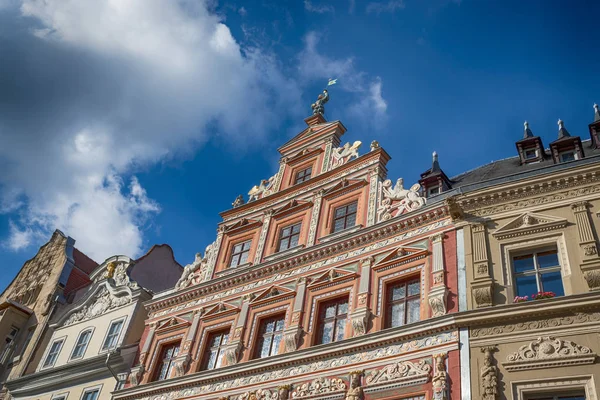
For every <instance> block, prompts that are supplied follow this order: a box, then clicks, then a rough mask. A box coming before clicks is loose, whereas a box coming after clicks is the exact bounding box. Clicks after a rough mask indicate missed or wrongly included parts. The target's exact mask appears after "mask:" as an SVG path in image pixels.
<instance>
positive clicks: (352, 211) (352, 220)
mask: <svg viewBox="0 0 600 400" xmlns="http://www.w3.org/2000/svg"><path fill="white" fill-rule="evenodd" d="M357 207H358V202H356V201H355V202H353V203H350V204H347V205H345V206H341V207H338V208H336V209H335V211H334V214H333V231H334V232H339V231H341V230H344V229H347V228H352V227H353V226H354V225H356V209H357Z"/></svg>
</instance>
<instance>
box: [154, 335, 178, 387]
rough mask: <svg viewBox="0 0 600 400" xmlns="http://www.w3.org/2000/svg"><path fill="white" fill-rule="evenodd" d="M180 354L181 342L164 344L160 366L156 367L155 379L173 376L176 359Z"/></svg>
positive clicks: (159, 379)
mask: <svg viewBox="0 0 600 400" xmlns="http://www.w3.org/2000/svg"><path fill="white" fill-rule="evenodd" d="M178 354H179V343H173V344H169V345H166V346H163V349H162V352H161V354H160V359H159V363H160V364H158V367H157V369H156V375H155V377H154V380H155V381H162V380H165V379H169V378H170V377H171V371H173V366H174V365H175V363H174V361H175V358H176V357H177V355H178Z"/></svg>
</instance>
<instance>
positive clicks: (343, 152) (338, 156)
mask: <svg viewBox="0 0 600 400" xmlns="http://www.w3.org/2000/svg"><path fill="white" fill-rule="evenodd" d="M361 144H362V142H360V141H359V140H357V141H356V142H354V143H353V144H350V143H349V142H348V143H346V144H345V145H343V146H342V147H338V148H335V149H332V150H331V164H330V168H329V169H330V170H331V169H334V168H337V167H340V166H342V165H344V164H346V163H347V162H348V161H350V160H352V159H354V158H358V149H359V148H360V146H361Z"/></svg>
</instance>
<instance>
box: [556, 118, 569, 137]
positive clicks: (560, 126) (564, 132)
mask: <svg viewBox="0 0 600 400" xmlns="http://www.w3.org/2000/svg"><path fill="white" fill-rule="evenodd" d="M565 137H571V134H570V133H569V131H568V130H567V128H565V123H564V122H563V120H562V119H560V118H559V119H558V138H559V139H562V138H565Z"/></svg>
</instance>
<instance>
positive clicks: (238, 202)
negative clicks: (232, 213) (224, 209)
mask: <svg viewBox="0 0 600 400" xmlns="http://www.w3.org/2000/svg"><path fill="white" fill-rule="evenodd" d="M242 204H244V196H243V195H241V194H240V195H239V196H238V197H236V198H235V201H234V202H233V203H231V205H232V206H233V208H236V207H239V206H241V205H242Z"/></svg>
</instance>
